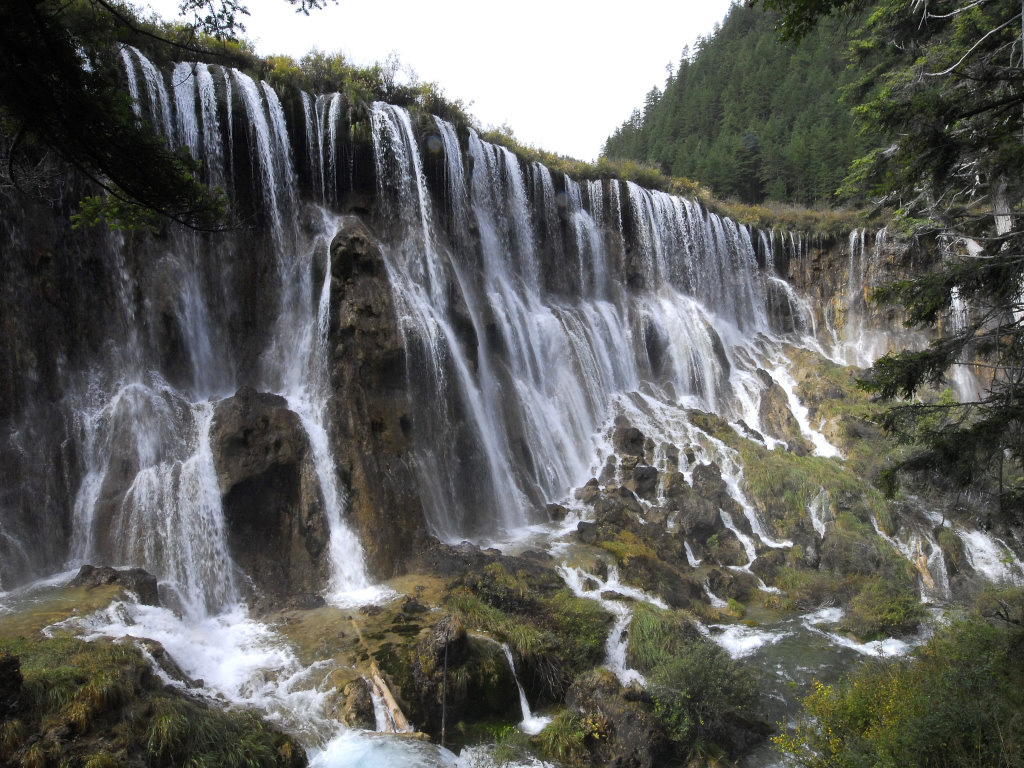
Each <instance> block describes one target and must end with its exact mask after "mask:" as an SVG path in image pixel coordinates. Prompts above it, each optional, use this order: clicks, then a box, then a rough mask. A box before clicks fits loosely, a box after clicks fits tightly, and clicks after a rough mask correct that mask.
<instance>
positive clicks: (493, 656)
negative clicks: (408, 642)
mask: <svg viewBox="0 0 1024 768" xmlns="http://www.w3.org/2000/svg"><path fill="white" fill-rule="evenodd" d="M398 682H399V687H400V689H401V694H402V698H403V700H404V701H406V702H407V703H408V705H409V707H410V711H409V715H410V718H411V720H412V721H413V722H415V723H416V725H417V727H418V728H419V729H420V730H422V731H424V732H426V733H430V734H434V735H438V734H440V731H441V723H442V719H445V720H447V724H448V728H449V729H450V728H452V726H453V725H454V724H455V723H457V722H459V721H470V720H475V719H478V718H481V717H487V716H497V715H508V714H509V713H511V712H513V711H515V710H516V709H517V708H518V702H519V696H518V692H517V689H516V685H515V680H514V679H513V678H512V674H511V671H510V670H509V666H508V660H507V659H506V658H505V654H504V652H503V651H502V649H501V646H499V645H498V644H497V643H495V642H494V641H492V640H490V639H489V638H477V637H471V636H470V635H469V634H468V633H467V632H466V628H465V626H464V625H463V624H462V621H461V620H460V619H459V618H458V617H456V616H453V615H446V616H444V617H443V618H442V619H441V620H440V621H439V622H438V623H437V624H436V625H435V626H434V628H433V629H432V630H431V631H430V632H429V633H428V634H426V636H424V637H423V638H422V639H421V640H420V641H419V643H418V644H417V645H416V647H415V651H414V653H413V654H412V666H411V671H410V676H409V677H408V678H406V679H402V680H399V681H398ZM449 733H450V732H449Z"/></svg>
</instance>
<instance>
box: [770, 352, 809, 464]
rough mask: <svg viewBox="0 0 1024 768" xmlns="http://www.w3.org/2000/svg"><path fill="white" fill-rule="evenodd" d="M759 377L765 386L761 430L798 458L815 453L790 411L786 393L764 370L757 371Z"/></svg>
mask: <svg viewBox="0 0 1024 768" xmlns="http://www.w3.org/2000/svg"><path fill="white" fill-rule="evenodd" d="M757 376H758V378H759V379H761V383H762V384H764V389H763V390H761V405H760V407H759V408H758V414H757V415H758V418H759V420H760V422H761V428H762V429H763V430H764V431H765V432H767V433H768V435H770V436H771V437H774V438H775V439H776V440H781V441H782V442H784V443H785V444H786V446H787V447H788V448H789V450H790V451H792V452H793V453H795V454H796V455H797V456H807V455H809V454H811V453H812V452H813V451H814V446H812V445H811V444H810V442H809V441H808V440H807V438H805V437H804V436H803V433H802V432H801V431H800V424H799V423H798V422H797V420H796V418H795V417H794V416H793V412H792V411H790V409H789V398H787V397H786V391H785V390H784V389H783V388H782V387H781V386H779V383H778V382H777V381H775V379H773V378H772V377H771V374H770V373H768V371H766V370H764V369H763V368H758V369H757Z"/></svg>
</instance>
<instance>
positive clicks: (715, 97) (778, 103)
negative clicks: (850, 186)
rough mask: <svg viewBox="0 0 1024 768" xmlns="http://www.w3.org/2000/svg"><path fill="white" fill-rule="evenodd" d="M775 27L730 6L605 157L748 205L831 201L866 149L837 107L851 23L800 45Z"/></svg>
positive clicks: (844, 109) (770, 19) (847, 76)
mask: <svg viewBox="0 0 1024 768" xmlns="http://www.w3.org/2000/svg"><path fill="white" fill-rule="evenodd" d="M776 21H777V16H776V15H775V14H772V13H765V12H764V11H763V10H761V8H747V7H745V6H741V5H734V6H733V7H732V9H731V10H730V11H729V14H728V16H727V17H726V19H725V21H724V23H723V24H722V26H721V28H720V29H718V30H717V32H716V33H715V34H713V35H712V36H711V37H709V38H706V39H702V40H701V41H699V42H698V44H697V47H696V50H694V51H684V52H683V58H682V61H681V62H680V65H679V68H678V70H677V71H676V73H675V74H674V75H672V76H670V77H669V79H668V81H667V83H666V85H665V89H664V91H663V92H662V91H659V90H658V89H657V88H653V89H652V90H651V91H650V92H649V93H648V94H647V98H646V102H645V104H644V106H643V108H638V109H637V110H636V111H634V112H633V115H632V116H631V117H630V118H629V120H627V121H626V122H625V123H623V124H622V126H621V127H620V128H618V129H617V130H616V131H615V133H614V134H612V136H611V137H610V138H609V139H608V141H607V142H606V144H605V149H604V154H605V156H606V157H608V158H610V159H617V160H635V161H638V162H646V163H650V164H652V165H654V166H656V167H658V168H659V169H660V170H662V171H663V172H665V173H668V174H671V175H673V176H685V177H688V178H691V179H695V180H697V181H699V182H700V183H701V184H703V185H705V186H708V187H710V188H711V190H712V192H713V193H714V194H715V195H716V196H717V197H726V198H728V197H737V198H739V199H741V200H742V201H744V202H747V203H758V202H762V201H763V200H765V199H769V200H777V201H786V202H799V203H804V204H812V203H816V202H823V201H827V200H830V199H831V198H832V197H833V195H834V192H835V190H836V189H837V188H838V187H839V185H840V183H841V182H842V180H843V177H844V176H845V175H846V171H847V169H848V167H849V164H850V162H851V161H852V160H853V159H854V158H856V157H858V156H860V155H862V154H863V153H864V151H865V150H866V148H867V147H866V145H865V142H864V141H863V139H862V138H861V137H860V136H859V135H858V131H857V129H856V128H855V127H854V124H853V119H852V117H851V115H850V108H849V106H848V105H846V104H844V103H842V102H841V100H840V92H841V91H842V89H843V87H844V86H845V85H846V84H847V83H849V82H850V80H851V79H852V78H853V77H854V73H852V72H850V71H848V70H847V68H846V63H847V62H846V50H847V40H846V34H847V32H848V30H849V29H850V28H851V22H850V21H849V20H845V21H842V22H835V21H831V20H830V21H829V22H827V23H823V24H821V25H820V26H819V27H818V28H816V29H815V30H814V31H813V32H812V33H810V34H809V35H808V36H807V37H806V38H805V39H804V40H803V41H801V42H800V43H799V44H795V43H783V42H780V41H779V35H778V32H777V31H776V29H775V24H776ZM854 26H855V25H854Z"/></svg>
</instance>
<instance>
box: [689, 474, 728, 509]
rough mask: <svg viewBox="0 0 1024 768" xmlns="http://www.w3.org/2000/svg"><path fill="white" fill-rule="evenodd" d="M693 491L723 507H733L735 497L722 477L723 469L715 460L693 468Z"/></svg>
mask: <svg viewBox="0 0 1024 768" xmlns="http://www.w3.org/2000/svg"><path fill="white" fill-rule="evenodd" d="M693 491H694V493H696V494H697V495H699V496H701V497H702V498H704V499H707V500H708V501H710V502H712V503H714V504H715V505H717V506H719V507H722V508H727V509H728V508H732V506H733V499H732V497H731V496H730V495H729V490H728V488H727V487H726V485H725V481H724V480H723V479H722V470H721V469H719V467H718V465H717V464H715V463H714V462H711V463H710V464H698V465H697V466H696V467H694V468H693Z"/></svg>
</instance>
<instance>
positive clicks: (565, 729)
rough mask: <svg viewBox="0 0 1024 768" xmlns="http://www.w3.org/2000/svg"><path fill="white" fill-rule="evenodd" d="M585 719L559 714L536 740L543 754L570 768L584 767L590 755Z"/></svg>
mask: <svg viewBox="0 0 1024 768" xmlns="http://www.w3.org/2000/svg"><path fill="white" fill-rule="evenodd" d="M586 739H587V732H586V730H585V728H584V721H583V717H581V716H580V715H578V714H576V713H575V712H568V711H564V712H559V713H558V714H557V715H556V716H555V718H554V719H553V720H552V721H551V722H550V723H548V724H547V725H546V726H545V727H544V730H543V731H541V732H540V733H539V734H538V735H537V736H536V737H535V739H534V743H535V744H536V745H537V747H538V749H539V750H540V752H541V754H543V755H544V756H545V757H549V758H551V759H553V760H557V761H559V762H561V763H564V764H566V765H570V766H576V765H584V764H585V763H586V762H587V759H588V757H589V755H590V752H589V751H588V750H587V747H586Z"/></svg>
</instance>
